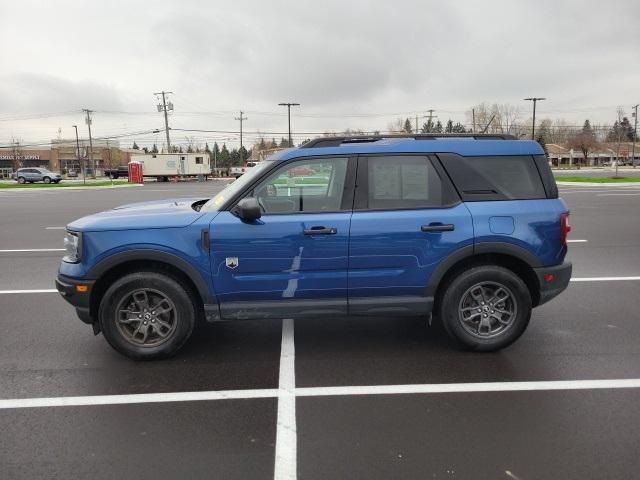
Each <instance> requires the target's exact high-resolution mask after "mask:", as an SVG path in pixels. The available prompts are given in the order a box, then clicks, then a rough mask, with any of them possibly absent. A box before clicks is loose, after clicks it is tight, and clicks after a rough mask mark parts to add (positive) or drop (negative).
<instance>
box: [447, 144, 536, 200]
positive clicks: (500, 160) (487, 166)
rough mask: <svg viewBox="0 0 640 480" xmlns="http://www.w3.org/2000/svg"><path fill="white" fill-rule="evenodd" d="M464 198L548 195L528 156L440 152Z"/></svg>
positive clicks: (526, 198) (489, 198) (505, 198)
mask: <svg viewBox="0 0 640 480" xmlns="http://www.w3.org/2000/svg"><path fill="white" fill-rule="evenodd" d="M439 158H440V160H441V161H442V164H443V165H444V167H445V169H446V170H447V172H448V173H449V175H450V176H451V179H452V180H453V183H454V184H455V185H456V188H457V189H458V191H459V192H460V196H461V197H462V200H463V201H466V202H469V201H471V202H473V201H484V200H531V199H536V198H547V194H546V192H545V189H544V186H543V184H542V180H541V178H540V173H539V172H538V168H537V167H536V164H535V162H534V160H533V157H531V156H496V157H462V156H459V155H454V154H441V155H439Z"/></svg>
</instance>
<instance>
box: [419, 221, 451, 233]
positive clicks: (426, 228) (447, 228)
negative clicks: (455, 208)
mask: <svg viewBox="0 0 640 480" xmlns="http://www.w3.org/2000/svg"><path fill="white" fill-rule="evenodd" d="M455 228H456V227H455V226H454V225H453V223H435V222H434V223H430V224H429V225H422V226H421V227H420V230H422V231H423V232H453V230H454V229H455Z"/></svg>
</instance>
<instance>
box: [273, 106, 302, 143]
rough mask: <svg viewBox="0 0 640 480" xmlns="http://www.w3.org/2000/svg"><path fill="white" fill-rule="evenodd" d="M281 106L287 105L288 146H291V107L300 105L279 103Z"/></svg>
mask: <svg viewBox="0 0 640 480" xmlns="http://www.w3.org/2000/svg"><path fill="white" fill-rule="evenodd" d="M278 105H280V106H281V107H287V119H288V120H289V147H293V143H291V107H298V106H300V104H299V103H279V104H278Z"/></svg>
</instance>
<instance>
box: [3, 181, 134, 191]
mask: <svg viewBox="0 0 640 480" xmlns="http://www.w3.org/2000/svg"><path fill="white" fill-rule="evenodd" d="M142 186H143V185H142V184H140V183H126V184H124V185H113V186H111V185H101V186H99V187H87V186H82V185H79V186H77V187H39V188H33V187H32V188H29V187H26V188H20V187H14V188H0V192H32V191H36V192H37V191H40V190H46V191H51V190H62V191H65V190H103V189H105V188H132V187H142Z"/></svg>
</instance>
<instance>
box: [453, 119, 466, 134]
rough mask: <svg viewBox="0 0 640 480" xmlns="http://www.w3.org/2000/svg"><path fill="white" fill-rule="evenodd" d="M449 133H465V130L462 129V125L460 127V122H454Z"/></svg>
mask: <svg viewBox="0 0 640 480" xmlns="http://www.w3.org/2000/svg"><path fill="white" fill-rule="evenodd" d="M451 131H452V132H453V133H467V129H466V128H464V125H462V124H461V123H460V122H456V124H455V125H454V126H453V129H452V130H451Z"/></svg>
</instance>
